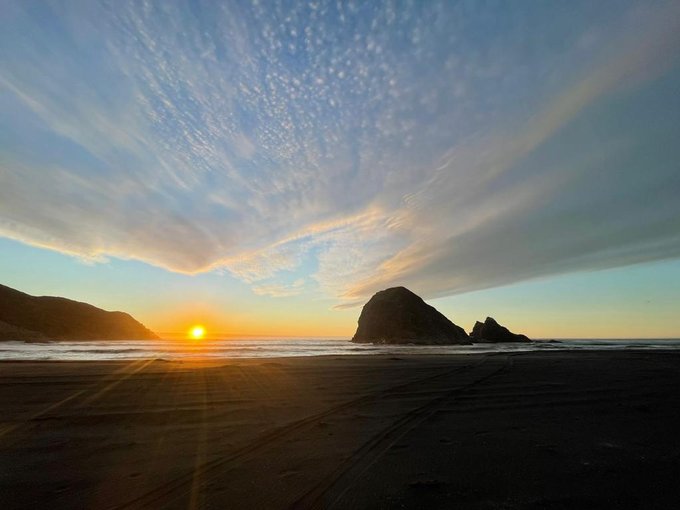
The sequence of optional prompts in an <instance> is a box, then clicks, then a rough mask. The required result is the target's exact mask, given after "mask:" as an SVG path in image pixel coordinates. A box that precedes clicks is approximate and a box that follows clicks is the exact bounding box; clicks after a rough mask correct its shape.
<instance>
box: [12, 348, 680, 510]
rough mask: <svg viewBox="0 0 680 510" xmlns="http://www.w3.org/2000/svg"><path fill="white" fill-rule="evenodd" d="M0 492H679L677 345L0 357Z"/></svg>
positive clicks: (21, 501)
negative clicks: (661, 348)
mask: <svg viewBox="0 0 680 510" xmlns="http://www.w3.org/2000/svg"><path fill="white" fill-rule="evenodd" d="M0 410H1V413H2V414H1V415H0V508H2V509H15V508H27V509H28V508H31V509H33V508H49V509H80V508H92V509H122V508H159V509H160V508H163V509H165V508H168V509H174V508H178V509H179V508H181V509H187V508H194V509H195V508H234V509H251V508H252V509H259V508H262V509H270V508H271V509H286V508H295V509H305V508H338V509H363V508H423V509H433V508H480V509H543V508H547V509H558V508H559V509H572V508H580V509H585V508H588V509H611V508H663V509H668V508H680V483H679V482H680V435H679V431H680V354H678V353H672V352H645V351H626V352H624V351H617V352H571V353H570V352H552V353H523V354H512V355H504V354H495V355H467V356H446V357H431V356H409V357H368V356H353V357H351V356H347V357H320V358H296V359H271V360H238V361H228V360H223V361H220V362H213V363H199V362H184V363H180V362H162V361H135V362H132V363H121V362H117V363H102V362H96V363H94V362H91V363H88V362H72V363H71V362H65V363H56V362H45V363H33V362H24V363H20V362H8V363H2V364H0Z"/></svg>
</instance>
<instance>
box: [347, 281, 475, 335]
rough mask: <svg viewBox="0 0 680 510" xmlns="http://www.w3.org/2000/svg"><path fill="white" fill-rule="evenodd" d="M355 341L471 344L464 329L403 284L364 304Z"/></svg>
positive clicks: (381, 293) (378, 294)
mask: <svg viewBox="0 0 680 510" xmlns="http://www.w3.org/2000/svg"><path fill="white" fill-rule="evenodd" d="M352 341H353V342H361V343H370V342H373V343H385V344H423V345H426V344H439V345H447V344H469V343H470V340H469V338H468V335H467V333H465V330H464V329H463V328H461V327H459V326H456V325H455V324H454V323H453V322H451V321H450V320H449V319H447V318H446V317H444V316H443V315H442V314H441V313H439V312H438V311H437V310H436V309H435V308H434V307H432V306H430V305H428V304H427V303H425V301H423V300H422V299H421V298H420V297H419V296H417V295H416V294H414V293H413V292H411V291H410V290H408V289H406V288H404V287H394V288H391V289H387V290H382V291H380V292H378V293H377V294H375V295H374V296H373V297H372V298H371V299H370V300H369V301H368V303H366V304H365V305H364V308H363V310H361V315H360V316H359V326H358V328H357V331H356V333H355V334H354V338H352Z"/></svg>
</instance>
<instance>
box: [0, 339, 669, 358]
mask: <svg viewBox="0 0 680 510" xmlns="http://www.w3.org/2000/svg"><path fill="white" fill-rule="evenodd" d="M603 349H605V350H607V349H614V350H618V349H626V350H628V349H646V350H659V349H662V350H663V349H673V350H675V349H680V340H679V339H654V340H601V339H594V340H559V341H552V342H548V341H533V342H530V343H498V344H481V343H480V344H473V345H447V346H443V345H442V346H439V345H438V346H422V345H374V344H355V343H352V342H350V341H349V340H348V339H337V338H335V339H324V338H278V339H276V338H246V339H231V338H230V339H223V340H219V339H214V340H202V341H200V342H192V341H188V340H129V341H120V340H119V341H91V342H90V341H78V342H44V343H36V342H30V343H29V342H11V341H10V342H0V360H64V361H66V360H73V361H86V360H91V361H103V360H131V359H148V358H159V359H165V360H173V359H229V358H277V357H290V356H328V355H359V354H363V355H370V354H383V355H385V354H387V355H399V354H403V355H406V354H430V355H431V354H435V355H436V354H440V355H441V354H474V353H490V352H523V351H554V350H603Z"/></svg>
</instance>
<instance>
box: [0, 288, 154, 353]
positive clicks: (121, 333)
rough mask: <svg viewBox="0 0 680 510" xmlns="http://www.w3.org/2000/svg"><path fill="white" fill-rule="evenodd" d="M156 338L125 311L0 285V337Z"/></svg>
mask: <svg viewBox="0 0 680 510" xmlns="http://www.w3.org/2000/svg"><path fill="white" fill-rule="evenodd" d="M155 338H158V336H156V334H155V333H154V332H153V331H150V330H148V329H147V328H145V327H144V325H142V324H140V323H139V322H137V321H136V320H135V319H133V318H132V317H131V316H130V315H128V314H127V313H124V312H107V311H106V310H102V309H101V308H97V307H96V306H92V305H90V304H87V303H80V302H78V301H73V300H71V299H66V298H61V297H51V296H40V297H38V296H31V295H29V294H25V293H23V292H20V291H18V290H15V289H12V288H10V287H6V286H5V285H0V341H2V340H23V341H47V340H146V339H155Z"/></svg>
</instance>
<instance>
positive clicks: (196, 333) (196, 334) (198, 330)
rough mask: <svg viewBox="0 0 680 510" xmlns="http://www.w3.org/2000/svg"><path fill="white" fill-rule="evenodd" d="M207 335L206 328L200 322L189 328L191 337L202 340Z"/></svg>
mask: <svg viewBox="0 0 680 510" xmlns="http://www.w3.org/2000/svg"><path fill="white" fill-rule="evenodd" d="M204 336H205V328H204V327H203V326H201V325H200V324H197V325H196V326H192V327H191V329H190V330H189V338H191V339H192V340H201V339H203V337H204Z"/></svg>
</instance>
